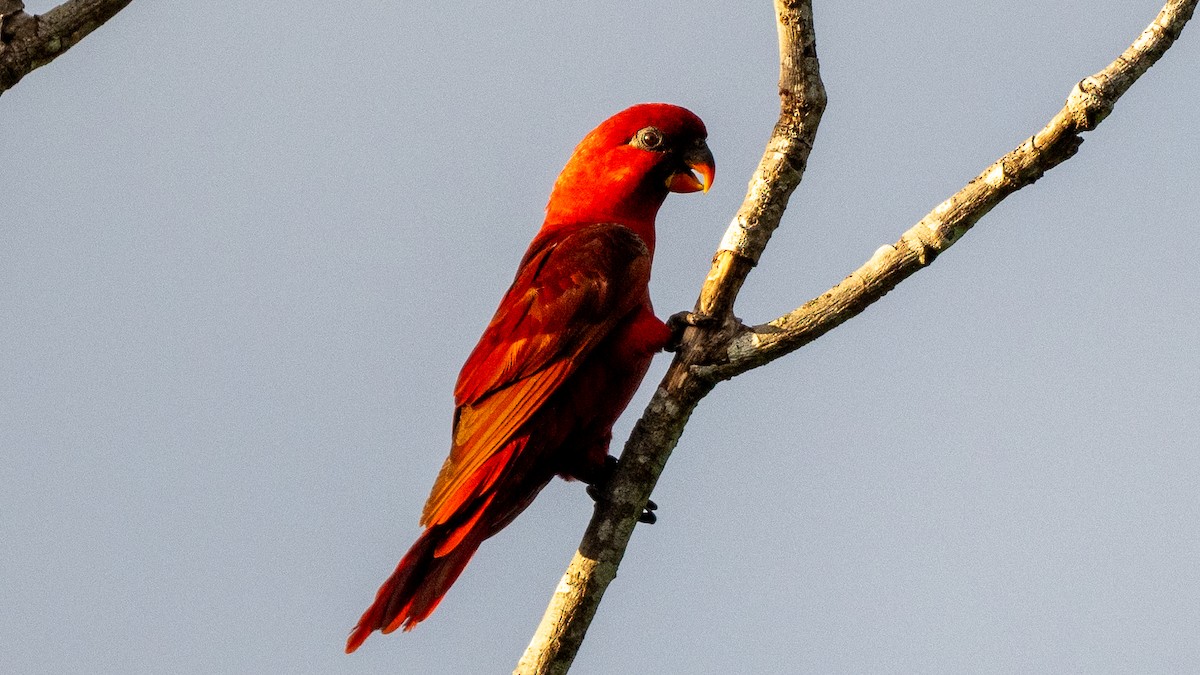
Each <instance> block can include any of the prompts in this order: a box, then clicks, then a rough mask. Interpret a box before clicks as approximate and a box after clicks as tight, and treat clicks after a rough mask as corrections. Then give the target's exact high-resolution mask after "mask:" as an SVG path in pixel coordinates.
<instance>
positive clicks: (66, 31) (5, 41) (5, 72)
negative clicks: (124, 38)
mask: <svg viewBox="0 0 1200 675" xmlns="http://www.w3.org/2000/svg"><path fill="white" fill-rule="evenodd" d="M130 1H131V0H69V1H68V2H64V3H63V4H61V5H59V6H57V7H55V8H54V9H52V10H50V11H49V12H46V13H45V14H40V15H33V14H27V13H25V3H24V2H22V1H21V0H0V95H3V94H4V92H6V91H8V90H9V89H11V88H12V87H13V86H14V85H16V84H17V83H18V82H20V81H21V78H23V77H25V76H26V75H28V74H29V73H30V72H31V71H33V70H34V69H36V68H40V67H42V66H44V65H46V64H47V63H50V62H51V61H53V60H54V59H56V58H58V56H59V55H61V54H62V53H63V52H65V51H67V50H68V49H70V48H71V47H74V46H75V44H76V43H78V42H79V41H80V40H82V39H83V38H85V37H87V35H88V34H89V33H91V32H92V31H94V30H96V29H97V28H99V27H100V26H101V25H102V24H103V23H104V22H105V21H108V20H109V19H111V18H112V17H113V16H114V15H116V13H117V12H119V11H121V10H122V9H125V7H126V6H127V5H128V4H129V3H130Z"/></svg>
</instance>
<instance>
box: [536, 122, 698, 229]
mask: <svg viewBox="0 0 1200 675" xmlns="http://www.w3.org/2000/svg"><path fill="white" fill-rule="evenodd" d="M707 136H708V131H707V130H706V129H705V128H704V123H703V122H701V121H700V118H699V117H696V115H694V114H693V113H692V112H690V111H688V110H686V109H684V108H681V107H679V106H675V105H670V104H667V103H643V104H640V105H635V106H633V107H631V108H627V109H625V110H622V111H621V112H619V113H617V114H616V115H613V116H612V117H610V118H608V119H607V120H605V121H604V122H602V123H601V124H600V126H598V127H596V128H595V129H593V130H592V131H591V133H589V134H588V135H587V136H585V137H584V139H583V140H582V141H581V142H580V143H579V145H578V146H576V148H575V152H574V153H573V154H572V155H571V159H570V160H568V161H567V165H566V167H565V168H564V169H563V171H562V173H561V174H559V177H558V180H557V181H556V182H555V184H554V191H553V192H552V193H551V195H550V203H549V204H548V205H547V206H546V225H547V226H556V225H569V224H576V223H600V222H612V223H620V224H622V225H627V226H630V227H632V228H635V230H637V231H639V234H643V232H642V230H644V229H645V228H646V227H649V228H651V231H650V233H649V236H650V238H651V240H650V241H647V243H648V244H650V245H653V241H652V237H653V232H652V228H653V225H654V216H655V215H656V214H657V213H658V208H659V207H660V206H661V205H662V203H663V200H664V199H666V196H667V194H668V193H669V192H698V191H701V190H703V191H705V192H707V191H708V188H709V187H710V186H711V185H712V181H713V177H714V175H715V173H716V163H715V161H714V160H713V156H712V152H711V151H710V150H709V149H708V144H707V143H706V142H705V139H706V138H707ZM693 172H694V173H693ZM643 236H644V237H645V235H643Z"/></svg>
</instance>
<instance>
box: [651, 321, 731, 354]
mask: <svg viewBox="0 0 1200 675" xmlns="http://www.w3.org/2000/svg"><path fill="white" fill-rule="evenodd" d="M718 323H720V319H718V318H717V317H715V316H712V315H709V314H699V313H697V312H675V313H674V314H672V315H671V316H669V317H667V328H668V329H669V330H670V331H671V339H670V340H668V341H667V346H665V347H663V349H664V350H665V351H668V352H677V351H679V348H680V347H681V346H682V345H683V331H685V330H687V329H688V328H692V327H695V328H712V327H714V326H716V325H717V324H718Z"/></svg>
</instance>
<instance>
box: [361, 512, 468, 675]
mask: <svg viewBox="0 0 1200 675" xmlns="http://www.w3.org/2000/svg"><path fill="white" fill-rule="evenodd" d="M456 534H457V536H459V537H461V539H460V540H459V541H457V542H456V541H453V540H452V538H453V537H454V536H455V535H456ZM473 534H474V533H467V534H466V536H462V534H461V533H456V532H453V531H449V532H448V531H447V529H446V528H444V527H442V526H434V527H431V528H429V529H427V530H425V533H424V534H422V535H421V537H420V538H419V539H417V541H416V543H415V544H413V545H412V548H410V549H408V553H405V554H404V557H403V558H401V559H400V564H399V565H396V571H395V572H392V576H390V577H388V580H387V581H385V582H383V585H382V586H380V587H379V592H378V593H376V594H375V602H373V603H371V606H370V607H368V608H367V611H365V612H363V615H362V618H361V619H359V620H358V625H357V626H355V627H354V630H353V631H352V632H351V633H350V638H349V639H348V640H346V653H347V654H349V653H350V652H353V651H354V650H355V649H358V647H359V645H361V644H362V643H363V641H364V640H366V639H367V636H369V635H370V634H371V633H373V632H375V631H376V630H381V631H383V632H384V633H390V632H392V631H394V630H396V629H397V628H400V627H401V626H403V627H404V630H406V631H408V630H412V629H413V627H414V626H416V625H417V623H419V622H421V621H424V620H425V619H426V618H427V617H428V616H429V615H430V614H432V613H433V610H434V609H436V608H437V606H438V603H439V602H441V601H442V597H443V596H444V595H446V591H448V590H450V586H451V585H452V584H453V583H454V580H455V579H458V575H459V574H461V573H462V571H463V568H464V567H466V566H467V563H468V562H470V560H471V556H472V555H474V554H475V551H476V550H477V549H478V548H479V545H480V544H481V543H483V539H484V538H485V537H478V536H472V535H473ZM447 545H448V546H447ZM444 548H449V550H448V551H447V550H441V549H444Z"/></svg>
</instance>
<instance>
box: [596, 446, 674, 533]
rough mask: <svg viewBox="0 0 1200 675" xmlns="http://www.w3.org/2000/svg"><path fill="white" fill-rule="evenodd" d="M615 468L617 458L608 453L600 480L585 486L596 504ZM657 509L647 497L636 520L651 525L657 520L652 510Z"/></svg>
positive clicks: (656, 505)
mask: <svg viewBox="0 0 1200 675" xmlns="http://www.w3.org/2000/svg"><path fill="white" fill-rule="evenodd" d="M616 470H617V458H616V457H613V456H612V455H609V456H608V457H607V458H606V459H605V460H604V470H603V471H602V472H601V477H600V480H598V481H596V482H595V483H591V484H589V485H588V486H587V494H588V496H589V497H591V498H592V501H594V502H596V503H597V504H598V503H600V497H601V493H602V492H603V490H604V486H605V485H607V484H608V481H610V480H612V475H613V473H614V472H615V471H616ZM657 510H658V504H655V503H654V501H653V500H650V499H647V500H646V505H645V506H643V507H642V513H641V515H639V516H638V522H639V523H645V524H647V525H653V524H654V523H655V522H657V521H658V516H657V515H655V514H654V512H655V511H657Z"/></svg>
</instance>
